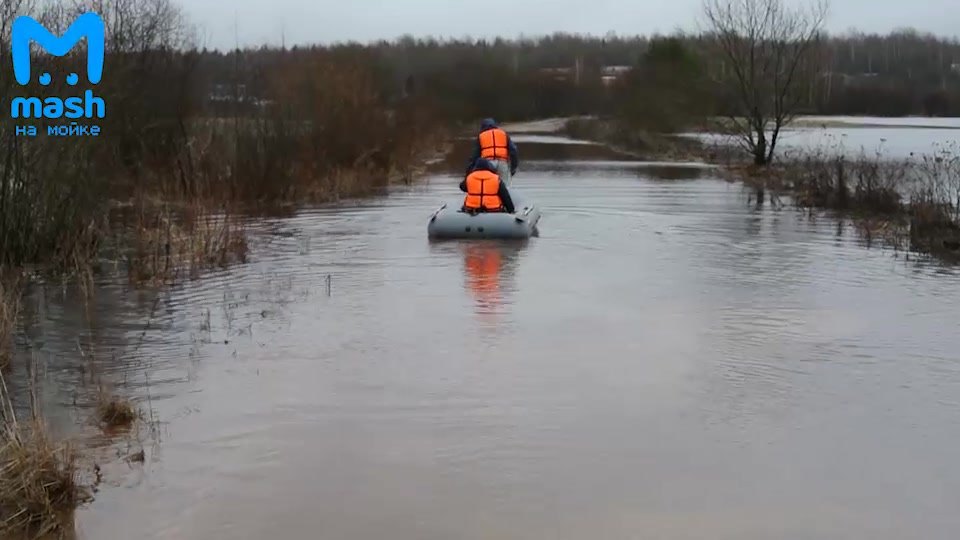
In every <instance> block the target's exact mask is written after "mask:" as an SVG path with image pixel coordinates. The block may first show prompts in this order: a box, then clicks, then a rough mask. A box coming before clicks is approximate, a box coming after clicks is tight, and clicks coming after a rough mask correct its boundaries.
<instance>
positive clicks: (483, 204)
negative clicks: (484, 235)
mask: <svg viewBox="0 0 960 540" xmlns="http://www.w3.org/2000/svg"><path fill="white" fill-rule="evenodd" d="M498 193H500V177H499V176H498V175H497V173H494V172H490V171H487V170H483V169H480V170H478V171H473V172H472V173H470V176H468V177H467V196H466V197H464V199H463V208H464V209H465V210H470V211H480V210H484V211H487V212H501V211H503V201H501V200H500V195H498Z"/></svg>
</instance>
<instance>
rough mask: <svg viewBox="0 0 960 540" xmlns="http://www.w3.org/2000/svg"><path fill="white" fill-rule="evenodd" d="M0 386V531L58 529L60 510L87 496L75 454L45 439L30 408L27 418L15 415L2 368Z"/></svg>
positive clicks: (65, 511) (8, 533)
mask: <svg viewBox="0 0 960 540" xmlns="http://www.w3.org/2000/svg"><path fill="white" fill-rule="evenodd" d="M0 392H2V395H0V405H2V422H3V425H2V429H0V536H3V537H9V536H12V535H14V534H18V533H20V534H29V535H31V536H34V537H41V536H44V535H47V534H50V533H53V532H56V531H59V530H62V529H63V528H64V520H63V516H64V515H65V514H69V513H70V512H71V511H72V510H73V509H74V508H76V506H77V505H79V504H81V503H83V502H84V501H86V500H88V499H89V497H90V491H89V489H88V488H86V487H85V486H83V485H82V484H81V481H80V475H79V470H78V466H77V463H78V454H77V452H76V451H75V450H74V449H73V447H71V446H70V445H69V444H57V443H55V442H54V441H52V440H51V438H50V435H49V433H48V431H47V428H46V426H45V425H44V424H43V423H42V421H41V420H40V418H39V417H38V416H37V414H36V409H34V414H33V417H32V418H31V419H30V420H29V421H27V422H20V421H19V420H18V419H17V415H16V412H15V410H14V408H13V404H12V401H11V400H10V397H9V394H8V393H7V386H6V381H5V380H4V378H3V375H2V374H0ZM33 401H34V403H35V401H36V398H35V396H34V397H33Z"/></svg>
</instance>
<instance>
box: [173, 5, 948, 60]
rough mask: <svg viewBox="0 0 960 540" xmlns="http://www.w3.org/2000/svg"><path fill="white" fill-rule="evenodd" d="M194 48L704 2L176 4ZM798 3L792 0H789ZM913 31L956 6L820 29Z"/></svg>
mask: <svg viewBox="0 0 960 540" xmlns="http://www.w3.org/2000/svg"><path fill="white" fill-rule="evenodd" d="M175 1H178V2H179V4H180V5H181V6H182V7H183V8H184V10H185V12H186V14H187V15H188V16H189V17H190V20H191V21H192V22H193V23H194V24H196V25H197V28H198V30H199V34H200V38H201V44H202V45H206V46H207V47H209V48H220V49H223V48H231V47H233V46H234V45H235V44H236V43H237V41H239V44H240V46H241V47H242V46H247V45H251V46H256V45H261V44H264V43H266V44H272V45H280V44H281V39H283V41H284V42H285V43H286V44H287V45H288V46H290V45H295V44H309V43H331V42H337V41H350V40H353V41H360V42H366V41H372V40H377V39H392V38H396V37H399V36H402V35H404V34H410V35H413V36H415V37H427V36H434V37H448V38H454V37H466V36H470V37H475V38H478V37H495V36H498V35H499V36H502V37H506V38H515V37H518V36H520V35H526V36H537V35H544V34H551V33H554V32H570V33H587V34H594V35H598V36H599V35H604V34H607V33H609V32H615V33H616V34H618V35H635V34H652V33H655V32H660V33H670V32H672V31H673V30H675V29H678V28H683V29H686V30H691V31H693V30H696V29H697V22H698V20H699V18H700V14H701V6H702V3H701V1H702V0H482V1H477V0H392V1H391V0H270V1H264V0H175ZM789 1H799V0H789ZM902 27H914V28H916V29H917V30H920V31H924V32H932V33H934V34H939V35H943V36H950V37H952V36H954V35H957V34H958V33H960V1H958V0H912V1H905V0H896V1H894V0H832V2H831V6H830V15H829V18H828V21H827V29H828V30H830V31H833V32H843V31H846V30H848V29H851V28H856V29H858V30H861V31H865V32H887V31H890V30H893V29H895V28H902Z"/></svg>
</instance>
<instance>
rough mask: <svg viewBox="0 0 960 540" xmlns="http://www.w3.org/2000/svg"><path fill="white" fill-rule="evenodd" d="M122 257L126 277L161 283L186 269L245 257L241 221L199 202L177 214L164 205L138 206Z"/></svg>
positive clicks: (192, 271) (195, 272)
mask: <svg viewBox="0 0 960 540" xmlns="http://www.w3.org/2000/svg"><path fill="white" fill-rule="evenodd" d="M132 244H133V247H132V250H131V253H130V254H129V256H128V261H127V264H128V270H129V277H130V280H131V282H134V283H138V284H145V283H153V284H162V283H170V282H172V281H174V280H175V279H176V278H177V277H178V276H180V275H182V274H184V273H187V274H189V275H190V276H191V277H196V276H197V275H198V274H199V273H200V272H201V271H203V270H206V269H210V268H224V267H226V266H228V265H230V264H231V263H233V262H244V261H246V256H247V251H248V245H247V237H246V231H245V228H244V225H243V223H242V222H241V221H240V219H238V218H237V217H236V216H235V215H234V214H230V213H221V214H214V213H212V212H210V211H209V210H207V209H206V207H205V206H204V205H203V204H202V203H193V204H191V205H190V206H188V207H187V208H186V210H184V211H183V212H180V213H177V212H174V211H173V210H171V209H170V208H168V207H164V208H159V209H157V208H154V209H146V208H144V207H143V206H141V207H140V211H139V213H138V215H137V220H136V223H135V224H134V226H133V240H132Z"/></svg>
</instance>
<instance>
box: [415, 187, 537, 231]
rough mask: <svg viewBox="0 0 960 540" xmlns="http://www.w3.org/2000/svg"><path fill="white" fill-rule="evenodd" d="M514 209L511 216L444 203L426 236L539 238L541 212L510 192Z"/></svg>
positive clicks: (429, 225)
mask: <svg viewBox="0 0 960 540" xmlns="http://www.w3.org/2000/svg"><path fill="white" fill-rule="evenodd" d="M511 198H512V199H513V204H514V207H515V212H514V213H513V214H508V213H506V212H486V213H479V214H470V213H467V212H463V211H462V210H461V209H460V207H461V204H460V203H459V202H458V203H455V204H454V205H448V204H447V203H444V204H443V205H442V206H441V207H440V208H438V209H437V210H436V211H435V212H434V213H433V215H431V216H430V222H429V223H428V224H427V235H428V236H429V237H430V238H431V239H465V238H466V239H469V238H502V239H510V240H522V239H526V238H530V237H531V236H538V235H539V234H540V233H539V230H538V229H537V224H538V223H539V222H540V209H539V208H538V207H537V206H536V205H534V204H533V203H530V202H528V201H527V200H526V199H524V198H523V197H522V196H521V195H520V194H518V193H514V192H512V191H511Z"/></svg>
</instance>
